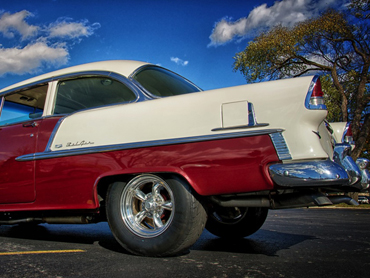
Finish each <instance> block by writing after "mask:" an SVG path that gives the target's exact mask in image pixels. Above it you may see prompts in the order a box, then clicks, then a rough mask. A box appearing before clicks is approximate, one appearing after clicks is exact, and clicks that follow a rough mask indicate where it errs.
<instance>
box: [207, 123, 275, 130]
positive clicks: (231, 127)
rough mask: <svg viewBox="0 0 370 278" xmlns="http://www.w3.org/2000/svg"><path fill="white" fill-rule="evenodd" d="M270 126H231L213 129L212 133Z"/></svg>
mask: <svg viewBox="0 0 370 278" xmlns="http://www.w3.org/2000/svg"><path fill="white" fill-rule="evenodd" d="M268 125H269V124H257V125H238V126H230V127H216V128H214V129H211V131H220V130H231V129H242V128H256V127H263V126H268Z"/></svg>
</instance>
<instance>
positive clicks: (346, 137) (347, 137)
mask: <svg viewBox="0 0 370 278" xmlns="http://www.w3.org/2000/svg"><path fill="white" fill-rule="evenodd" d="M343 141H344V142H347V143H349V144H351V145H354V144H355V142H354V141H353V135H352V127H351V124H347V126H346V129H345V131H344V138H343Z"/></svg>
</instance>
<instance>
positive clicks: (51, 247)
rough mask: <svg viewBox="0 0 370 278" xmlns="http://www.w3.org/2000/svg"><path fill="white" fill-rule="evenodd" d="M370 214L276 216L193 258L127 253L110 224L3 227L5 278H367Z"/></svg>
mask: <svg viewBox="0 0 370 278" xmlns="http://www.w3.org/2000/svg"><path fill="white" fill-rule="evenodd" d="M369 273H370V210H359V209H294V210H281V211H270V212H269V216H268V219H267V221H266V223H265V224H264V226H263V227H262V229H261V230H259V231H258V232H257V233H255V234H254V235H252V236H250V237H248V238H244V239H241V240H233V239H229V240H224V239H219V238H217V237H215V236H213V235H211V234H210V233H208V232H207V231H204V233H203V234H202V236H201V238H200V239H199V240H198V241H197V243H196V244H195V245H194V246H193V247H192V248H191V250H190V252H189V253H187V254H185V255H182V256H178V257H171V258H145V257H138V256H133V255H131V254H128V253H127V252H125V251H124V250H123V249H122V248H120V247H119V246H118V244H117V243H116V242H115V240H114V238H113V236H112V234H111V233H110V230H109V228H108V225H107V223H99V224H91V225H38V226H33V227H32V226H22V225H17V226H0V277H110V278H113V277H336V278H340V277H369Z"/></svg>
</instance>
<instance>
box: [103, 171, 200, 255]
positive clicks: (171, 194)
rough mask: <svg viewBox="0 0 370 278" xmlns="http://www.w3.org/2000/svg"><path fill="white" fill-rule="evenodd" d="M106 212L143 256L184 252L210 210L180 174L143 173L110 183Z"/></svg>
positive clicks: (121, 238) (128, 245)
mask: <svg viewBox="0 0 370 278" xmlns="http://www.w3.org/2000/svg"><path fill="white" fill-rule="evenodd" d="M106 213H107V219H108V223H109V226H110V229H111V231H112V233H113V235H114V237H115V238H116V240H117V241H118V242H119V243H120V244H121V245H122V246H123V247H124V248H125V249H126V250H128V251H129V252H131V253H133V254H136V255H141V256H153V257H162V256H174V255H178V254H181V253H184V252H185V251H187V250H188V248H189V247H190V246H191V245H193V244H194V243H195V241H196V240H197V239H198V238H199V236H200V235H201V233H202V231H203V229H204V226H205V222H206V219H207V214H206V212H205V210H204V208H203V206H202V205H201V204H200V202H198V200H197V199H196V198H195V197H194V196H193V194H192V193H191V188H190V186H189V185H188V183H187V182H185V181H184V180H183V179H181V178H179V177H177V176H168V177H165V178H164V179H162V178H160V177H159V176H157V175H152V174H143V175H139V176H136V177H134V178H132V179H131V180H130V181H128V182H127V183H126V182H115V183H113V184H111V185H110V186H109V189H108V192H107V199H106Z"/></svg>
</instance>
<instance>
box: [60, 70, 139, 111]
mask: <svg viewBox="0 0 370 278" xmlns="http://www.w3.org/2000/svg"><path fill="white" fill-rule="evenodd" d="M134 100H136V95H135V94H134V93H133V92H132V91H131V90H130V89H129V88H128V87H127V86H126V85H124V84H123V83H121V82H119V81H117V80H114V79H111V78H107V77H84V78H79V79H73V80H64V81H61V82H59V84H58V88H57V95H56V100H55V107H54V114H68V113H72V112H75V111H78V110H83V109H88V108H94V107H99V106H104V105H109V104H115V103H122V102H129V101H134Z"/></svg>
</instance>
